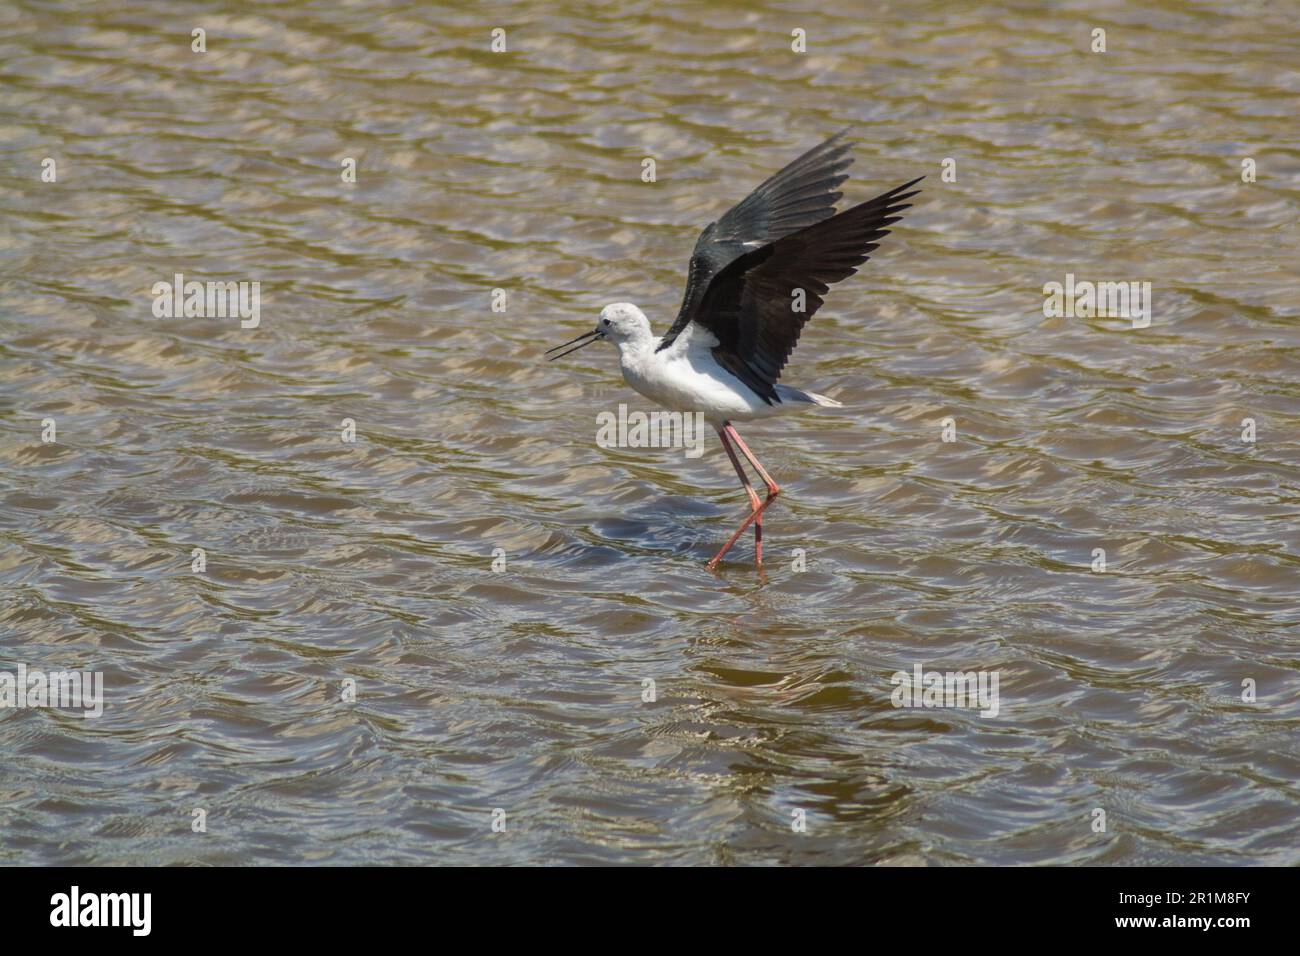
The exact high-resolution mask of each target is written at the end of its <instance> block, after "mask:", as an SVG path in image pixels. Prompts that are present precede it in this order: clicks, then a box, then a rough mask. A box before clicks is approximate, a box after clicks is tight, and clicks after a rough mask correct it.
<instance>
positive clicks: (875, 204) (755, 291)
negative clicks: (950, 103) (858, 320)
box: [678, 176, 925, 405]
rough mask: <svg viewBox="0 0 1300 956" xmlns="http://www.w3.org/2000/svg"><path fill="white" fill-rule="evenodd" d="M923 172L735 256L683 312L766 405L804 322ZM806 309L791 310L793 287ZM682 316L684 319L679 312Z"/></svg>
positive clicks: (865, 253)
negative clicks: (693, 306) (715, 341)
mask: <svg viewBox="0 0 1300 956" xmlns="http://www.w3.org/2000/svg"><path fill="white" fill-rule="evenodd" d="M924 178H925V177H924V176H921V177H919V178H917V179H914V180H912V181H911V182H910V183H904V184H903V185H902V186H899V187H897V188H895V189H891V190H890V191H889V192H887V193H884V194H883V195H880V196H877V197H876V198H875V199H872V200H871V201H870V202H865V203H863V204H862V205H860V206H854V207H853V208H852V209H848V210H845V211H844V212H842V213H840V214H839V215H838V216H833V217H831V218H830V219H825V220H822V221H820V222H816V223H813V224H812V225H811V226H806V227H805V228H803V229H800V230H798V231H797V232H792V233H790V234H788V235H786V236H783V237H782V238H780V239H777V240H776V241H775V242H772V243H769V244H767V245H765V246H763V247H761V248H759V249H755V250H753V251H751V252H746V253H744V254H743V255H741V256H739V257H738V258H736V259H734V260H733V261H732V262H731V263H730V264H729V265H727V266H726V267H725V268H723V269H722V270H721V271H720V272H718V273H717V275H715V276H713V277H712V279H711V281H710V282H709V283H708V287H707V289H706V290H705V292H704V294H703V295H702V296H701V297H700V303H699V306H698V308H696V309H694V310H693V311H692V312H690V313H689V315H688V316H687V321H691V320H693V321H695V322H698V323H700V325H702V326H704V327H705V328H707V329H708V330H709V331H710V332H712V333H713V334H714V335H715V336H717V339H718V344H717V345H716V346H715V347H714V349H713V355H714V357H715V358H716V359H717V360H718V362H719V363H720V364H721V365H722V366H723V367H724V368H726V369H728V370H729V371H730V372H731V373H732V374H733V375H735V376H736V377H737V378H739V379H740V380H741V381H742V382H744V383H745V384H746V385H748V386H749V387H750V388H752V389H753V390H754V391H755V392H756V393H757V394H758V395H760V396H761V397H762V398H763V400H764V401H766V402H767V403H768V404H769V405H772V404H775V403H777V402H780V400H781V399H780V398H778V397H777V394H776V380H777V379H778V378H779V377H780V376H781V369H782V368H784V367H785V363H786V360H787V359H788V358H789V357H790V353H791V352H793V351H794V347H795V344H796V343H797V342H798V341H799V333H800V332H801V331H803V327H804V323H806V322H807V321H808V320H809V319H810V318H812V316H813V313H815V312H816V311H817V310H818V309H819V308H821V304H822V297H823V296H824V295H826V293H827V292H828V291H829V289H830V286H831V285H832V283H835V282H839V281H840V280H841V279H845V278H847V277H849V276H851V275H853V273H854V272H856V271H857V267H858V266H860V265H862V263H864V262H866V261H867V258H868V257H869V256H870V254H871V253H872V252H874V251H875V249H876V247H877V246H878V245H879V244H880V239H881V238H882V237H884V236H886V235H888V234H889V230H888V229H887V228H885V227H886V226H889V225H890V224H892V223H895V222H898V221H899V219H901V218H902V216H899V215H897V214H898V213H900V212H902V211H903V210H904V209H907V208H908V207H910V206H911V203H908V202H905V201H904V200H907V199H911V198H912V197H913V196H915V195H916V194H917V193H918V192H920V190H919V189H917V190H913V191H911V192H908V190H909V189H911V187H913V186H915V185H916V184H917V183H919V182H920V181H921V180H922V179H924ZM800 289H801V290H803V297H804V302H803V305H804V309H803V311H802V312H800V311H796V310H795V305H796V301H797V300H796V298H795V295H794V293H795V290H800ZM678 322H679V323H681V324H683V325H684V324H685V323H682V320H681V319H680V318H679V319H678Z"/></svg>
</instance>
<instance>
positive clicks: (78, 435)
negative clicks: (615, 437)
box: [0, 0, 1300, 865]
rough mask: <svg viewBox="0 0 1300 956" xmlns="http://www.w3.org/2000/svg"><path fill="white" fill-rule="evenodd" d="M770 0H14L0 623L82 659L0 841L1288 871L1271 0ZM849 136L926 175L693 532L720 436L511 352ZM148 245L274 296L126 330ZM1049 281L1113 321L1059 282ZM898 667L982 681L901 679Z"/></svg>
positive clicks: (10, 766) (1291, 653)
mask: <svg viewBox="0 0 1300 956" xmlns="http://www.w3.org/2000/svg"><path fill="white" fill-rule="evenodd" d="M800 7H801V5H798V4H793V3H784V2H759V3H753V2H746V3H712V4H708V5H702V4H697V3H664V2H649V0H646V2H616V3H605V4H586V3H570V2H548V3H544V4H543V3H536V4H533V3H521V4H501V5H495V6H494V5H486V4H484V5H479V4H474V5H468V4H467V5H459V4H455V5H439V4H430V3H423V2H422V3H409V4H366V3H354V4H326V3H293V4H284V3H261V4H258V3H228V2H216V3H209V4H195V5H193V6H187V5H181V6H179V7H176V6H171V7H168V10H167V12H166V14H165V15H163V14H162V13H161V11H160V8H159V7H158V6H157V5H156V4H151V3H141V2H138V0H116V2H113V3H106V2H105V3H67V4H59V3H39V4H38V3H28V2H19V3H6V4H4V5H3V6H0V130H2V131H3V135H0V154H2V155H3V165H4V171H5V175H4V177H3V178H2V179H0V216H2V217H3V219H2V221H3V223H4V229H3V232H2V234H0V333H2V334H0V581H2V582H3V592H0V595H2V596H0V600H2V601H3V604H2V605H0V666H2V667H3V668H9V669H12V668H13V667H15V666H16V665H17V664H18V663H19V662H23V663H26V664H28V665H29V666H32V667H37V666H40V667H45V668H70V667H84V668H89V669H94V670H101V671H103V672H104V675H105V682H106V685H107V690H106V695H107V700H106V703H105V711H104V714H103V716H102V717H101V718H99V719H94V720H87V719H83V718H82V717H80V716H78V715H76V714H74V713H70V712H66V711H51V710H31V709H22V710H9V711H0V751H2V752H3V754H4V759H3V760H2V761H0V835H2V838H0V861H3V862H7V863H24V864H50V863H72V864H84V863H95V864H125V863H150V864H172V863H204V864H223V863H226V864H230V863H237V864H248V863H258V864H268V863H331V864H356V863H376V862H381V863H421V864H429V863H487V864H499V863H506V864H518V863H530V864H553V863H559V864H578V863H643V864H657V863H736V864H761V863H821V864H861V863H867V864H875V863H883V864H960V863H997V864H1031V863H1056V864H1060V863H1091V864H1118V865H1139V864H1151V863H1184V864H1203V863H1228V864H1261V863H1275V864H1276V863H1291V864H1294V863H1296V862H1297V859H1298V856H1297V850H1296V847H1297V845H1298V843H1300V819H1298V817H1300V815H1298V814H1297V784H1296V781H1297V773H1298V771H1300V753H1298V752H1297V751H1298V748H1297V727H1298V726H1300V674H1298V673H1297V668H1298V666H1300V656H1298V655H1297V634H1298V633H1300V600H1298V595H1297V580H1300V575H1298V572H1300V560H1298V558H1297V555H1298V553H1300V521H1297V518H1298V517H1300V508H1298V507H1297V505H1298V501H1300V439H1297V428H1298V427H1300V414H1297V408H1298V406H1297V398H1298V397H1300V387H1298V386H1297V381H1298V379H1300V374H1298V373H1300V352H1298V351H1297V349H1298V347H1300V335H1298V334H1297V319H1298V318H1300V292H1298V291H1297V284H1296V281H1295V278H1296V275H1295V273H1296V270H1295V254H1296V247H1297V242H1296V239H1297V235H1296V221H1297V216H1296V212H1297V201H1298V200H1300V194H1298V193H1297V189H1296V183H1297V176H1298V175H1300V146H1298V145H1297V142H1296V136H1295V134H1296V123H1295V117H1296V115H1297V113H1298V112H1300V73H1298V72H1297V70H1296V62H1297V61H1296V50H1297V46H1298V44H1300V32H1298V31H1297V28H1296V25H1295V17H1294V9H1293V8H1292V7H1290V6H1289V5H1287V4H1284V3H1265V2H1244V3H1243V2H1226V0H1214V2H1198V3H1181V2H1178V3H1175V2H1154V3H1142V4H1136V3H1134V4H1129V3H1114V2H1112V3H1101V4H1098V3H1086V4H1085V3H1065V4H1055V5H1051V9H1044V8H1043V7H1042V6H1040V5H1038V4H1028V3H1005V4H1002V3H988V4H971V3H938V2H928V0H917V2H908V3H886V4H872V5H863V4H858V3H851V2H848V0H826V2H823V3H819V4H817V5H816V7H817V9H816V10H815V11H813V10H808V9H801V8H800ZM195 27H202V28H204V29H205V30H206V33H207V52H206V53H204V54H197V53H194V52H192V51H191V30H192V29H193V28H195ZM498 27H499V28H502V29H504V30H505V31H506V34H505V36H506V44H507V49H506V52H503V53H494V52H492V50H491V46H490V45H491V42H492V37H491V31H492V30H493V29H494V28H498ZM1095 27H1101V28H1104V29H1105V30H1106V31H1107V52H1105V53H1104V54H1103V53H1093V52H1092V51H1091V49H1090V45H1091V43H1092V40H1091V31H1092V30H1093V29H1094V28H1095ZM795 29H802V30H804V31H806V35H807V52H806V53H803V54H796V53H794V52H792V51H791V48H790V46H791V42H792V39H791V31H792V30H795ZM847 125H852V126H853V134H854V136H855V137H856V138H857V140H858V142H859V147H858V152H857V155H858V161H857V164H856V165H855V166H854V167H853V172H854V174H855V179H854V180H853V181H852V182H851V183H850V184H849V185H848V187H847V199H849V200H856V201H862V200H865V199H868V198H870V197H871V196H873V195H875V194H876V193H877V192H881V191H883V190H885V189H888V188H890V187H892V186H895V185H897V184H899V183H901V182H904V181H906V180H908V179H911V178H913V177H915V176H918V175H921V174H927V177H928V178H927V179H926V181H925V187H926V191H925V193H924V194H923V195H922V196H921V197H920V201H919V202H918V205H917V206H916V207H915V208H914V209H913V210H911V211H909V214H908V216H907V218H906V219H905V221H904V222H903V223H902V224H901V225H900V226H899V227H898V228H897V230H896V232H895V233H894V235H891V236H890V237H889V238H888V239H887V240H886V242H885V244H884V245H883V246H882V248H881V250H880V252H879V253H878V254H877V256H876V257H875V258H874V259H873V261H872V262H871V263H870V264H868V265H867V266H866V267H865V268H864V270H863V271H862V273H861V274H860V275H859V276H857V277H855V278H853V279H851V280H849V281H847V282H845V283H844V284H842V285H841V286H838V287H837V288H836V289H835V291H834V294H833V295H832V296H831V297H830V299H829V303H828V305H827V306H826V307H825V308H824V309H823V311H822V312H821V313H819V314H818V315H817V316H816V318H815V319H814V321H813V323H812V324H811V325H810V327H809V328H808V329H807V330H806V331H805V334H804V337H803V339H802V342H801V345H800V348H799V349H798V351H797V352H796V353H795V355H794V359H793V361H792V362H791V364H790V366H789V367H788V369H787V377H786V380H787V381H789V382H792V383H795V384H798V385H801V386H803V387H806V388H811V389H815V390H816V391H819V392H824V393H827V394H829V395H832V396H834V397H836V398H838V399H839V400H840V401H842V402H843V403H844V405H845V407H844V408H843V409H841V410H835V411H829V410H827V411H819V412H817V413H815V414H808V415H806V416H803V417H801V418H798V419H786V420H780V421H772V422H765V423H758V424H755V425H753V426H751V427H748V428H742V433H743V434H744V435H745V436H746V438H747V440H748V441H749V443H750V446H751V447H752V448H753V449H754V450H755V451H756V453H757V454H758V455H759V456H760V458H762V459H763V461H764V462H765V463H766V465H767V466H768V467H769V469H770V470H771V471H772V473H773V474H774V476H775V477H776V478H777V480H778V481H780V482H781V483H782V485H783V487H784V490H785V494H784V496H783V497H782V498H781V500H780V501H779V502H778V504H777V505H776V506H775V507H774V509H773V510H772V511H771V512H770V513H769V516H768V518H767V521H766V547H767V555H768V562H767V566H766V573H765V574H764V575H762V576H760V575H758V574H757V573H756V572H755V570H754V568H753V566H752V563H751V562H750V560H749V558H750V554H751V551H750V547H751V545H750V544H749V542H748V541H746V542H744V543H742V544H741V545H739V546H738V547H737V549H736V550H735V551H734V552H733V553H732V560H730V561H728V563H727V564H725V565H724V566H723V567H722V569H721V570H720V573H719V574H716V575H715V574H710V573H709V572H707V571H706V570H705V569H704V564H705V562H706V561H707V559H708V558H709V557H710V556H711V555H712V554H713V552H714V551H715V550H716V549H717V547H718V546H719V544H720V543H721V542H722V541H723V540H725V538H726V536H727V535H728V534H729V533H730V531H731V529H732V528H733V527H734V526H735V524H736V523H738V522H739V520H740V518H741V517H742V506H743V502H744V498H743V495H742V494H741V492H740V490H739V488H738V486H737V484H736V480H735V476H734V474H733V473H732V471H731V469H730V466H729V464H728V462H727V459H726V457H725V455H724V454H723V453H722V451H721V449H720V447H719V446H718V445H717V444H716V443H714V442H711V443H710V445H709V447H708V451H707V452H706V454H705V455H704V456H703V457H701V458H698V459H690V458H687V457H686V456H685V455H683V454H682V452H681V451H680V450H671V449H669V450H665V449H633V448H618V449H605V448H601V447H598V446H597V444H596V441H595V436H596V430H597V422H596V415H597V414H598V413H599V412H601V411H612V410H616V409H617V406H618V404H619V403H620V402H626V403H627V404H628V405H629V407H630V408H631V409H634V410H635V409H642V410H648V409H649V406H648V405H647V404H646V403H645V402H644V401H643V400H641V399H640V398H639V397H638V396H636V395H635V394H634V393H632V392H631V391H630V390H628V389H627V388H626V387H625V386H623V384H622V382H621V380H620V378H619V376H618V372H617V368H616V364H615V360H614V355H613V353H612V351H610V350H608V349H607V348H605V347H602V348H592V349H588V350H586V351H583V352H580V353H578V354H577V355H575V356H573V357H572V358H569V359H566V360H565V361H564V362H563V363H557V364H554V365H552V364H547V363H545V362H543V361H541V360H540V353H541V351H542V349H544V348H545V347H547V346H549V345H552V344H556V343H558V342H560V341H562V340H564V339H567V338H571V337H572V336H574V335H576V334H577V333H578V332H580V331H583V330H584V329H585V328H588V327H590V324H591V323H592V322H593V320H594V318H595V315H596V312H597V310H598V309H599V308H600V307H601V306H602V305H603V304H605V303H607V302H610V301H617V300H631V301H634V302H636V303H638V304H639V305H640V306H641V307H642V308H643V309H644V310H645V311H646V312H647V314H648V315H649V316H650V318H651V321H652V322H653V323H654V324H655V325H656V327H657V328H659V329H660V330H662V329H663V328H665V327H666V325H667V324H668V323H669V322H671V320H672V317H673V316H674V314H675V312H676V308H677V304H678V302H679V299H680V295H681V288H682V283H683V278H684V270H685V265H686V261H687V258H688V256H689V251H690V248H691V245H692V244H693V243H694V241H695V237H696V235H697V234H698V231H699V229H700V228H701V227H702V226H703V225H704V224H705V223H707V222H708V221H710V219H712V218H715V217H716V216H718V215H719V214H721V213H722V212H723V211H724V210H725V209H726V208H727V207H728V206H729V205H730V204H731V203H732V202H734V201H736V200H738V199H739V198H741V196H743V195H744V193H745V192H747V191H748V190H749V189H750V188H751V187H752V186H754V185H756V184H757V183H758V182H759V181H760V180H762V179H763V178H764V177H766V176H767V175H768V174H770V173H771V172H773V171H774V170H775V169H776V168H778V167H779V166H780V165H782V164H784V163H785V162H787V161H788V160H789V159H791V158H793V157H794V156H795V155H797V154H798V153H799V152H801V151H802V150H804V149H806V148H807V147H808V146H810V145H812V144H813V143H815V142H817V141H819V140H821V139H822V138H824V137H825V136H827V135H829V134H830V133H832V132H834V131H835V130H838V129H840V128H842V127H844V126H847ZM46 157H50V158H53V159H55V161H56V169H57V182H54V183H46V182H42V181H41V169H42V160H43V159H44V158H46ZM647 157H650V158H653V159H654V160H655V161H656V181H655V182H654V183H647V182H644V181H642V175H641V174H642V168H643V167H642V161H643V160H644V159H645V158H647ZM346 158H352V159H355V160H356V163H357V180H356V182H355V184H349V183H345V182H343V181H342V178H341V175H340V172H341V168H342V163H343V161H344V160H345V159H346ZM947 158H952V159H954V160H955V161H956V171H957V176H956V180H955V181H952V182H947V181H944V179H943V177H942V176H941V173H942V170H943V161H944V160H945V159H947ZM1245 158H1252V159H1253V160H1254V161H1255V163H1256V168H1257V177H1258V180H1257V181H1256V182H1254V183H1246V182H1243V181H1242V176H1241V170H1242V160H1243V159H1245ZM178 272H179V273H183V274H184V275H185V276H186V277H187V278H195V279H203V280H207V279H213V280H216V279H220V280H230V281H258V282H260V283H261V321H260V325H259V326H258V327H257V328H255V329H244V328H241V327H240V323H239V322H238V321H237V320H230V319H218V318H193V317H191V318H184V317H181V318H157V317H155V316H154V314H153V311H152V301H153V300H152V297H151V295H150V289H151V287H152V286H153V284H154V283H156V282H158V281H160V280H161V281H170V280H171V277H172V276H173V275H174V274H175V273H178ZM1067 273H1072V274H1074V275H1076V276H1077V277H1078V278H1080V279H1092V280H1107V281H1125V282H1127V281H1140V282H1150V283H1151V287H1152V290H1153V292H1152V294H1153V303H1154V309H1153V314H1152V321H1151V324H1150V327H1148V328H1145V329H1135V328H1133V327H1132V323H1131V322H1129V321H1127V320H1123V319H1119V318H1068V317H1059V318H1045V317H1044V315H1043V291H1042V290H1043V285H1044V283H1047V282H1051V281H1064V279H1065V275H1066V274H1067ZM495 289H502V290H504V291H505V295H506V311H505V312H504V313H500V312H494V311H493V310H492V303H493V290H495ZM949 418H950V419H952V422H953V426H954V428H955V440H954V441H952V442H944V441H942V440H941V439H942V435H941V430H942V422H943V421H944V419H949ZM1248 418H1249V419H1252V420H1253V421H1254V422H1255V427H1256V441H1254V442H1253V443H1252V442H1245V441H1243V440H1242V433H1243V424H1242V423H1243V420H1244V419H1248ZM44 419H53V420H54V421H55V423H56V425H57V442H56V443H43V442H42V441H41V431H42V424H41V423H42V421H43V420H44ZM344 419H351V420H352V421H353V422H355V427H356V432H357V440H356V441H355V442H354V443H345V442H343V441H341V429H342V427H343V425H342V422H343V420H344ZM194 548H202V549H204V550H205V552H206V555H207V566H206V571H205V573H202V574H196V573H193V572H192V571H191V560H192V559H191V554H192V551H193V549H194ZM1099 548H1100V549H1104V550H1105V553H1106V561H1107V567H1106V571H1105V572H1104V573H1097V572H1095V571H1094V570H1093V563H1094V560H1095V559H1094V554H1095V552H1096V549H1099ZM494 553H495V554H496V555H497V559H496V560H497V565H498V567H500V564H501V561H504V565H505V566H504V570H501V571H494V570H493V562H494ZM800 555H801V556H802V561H803V562H804V564H805V566H806V570H803V571H799V570H795V566H796V562H797V561H798V560H799V556H800ZM917 664H921V665H923V666H924V667H925V668H930V669H937V670H945V671H946V670H984V671H989V672H997V673H998V675H999V677H1000V696H1001V706H1000V712H999V714H998V716H997V717H996V718H982V717H980V716H979V715H978V713H976V712H975V711H973V710H969V709H919V710H918V709H912V710H909V709H898V708H895V707H894V706H892V704H891V700H890V692H891V690H892V689H893V687H892V685H891V683H890V676H891V675H892V674H893V673H894V672H896V671H899V670H903V671H911V669H912V668H913V667H914V666H915V665H917ZM346 680H352V681H354V682H355V686H356V692H357V699H356V701H355V702H354V703H344V702H343V701H341V699H340V697H341V691H342V688H343V686H344V681H346ZM646 681H653V682H654V688H655V700H654V701H653V702H646V701H643V699H642V696H643V689H644V688H645V687H646V684H645V682H646ZM1243 681H1249V682H1253V683H1252V684H1250V685H1247V686H1254V687H1255V689H1256V699H1255V700H1254V701H1253V702H1251V701H1249V700H1243V699H1242V693H1243ZM196 808H201V809H204V810H205V811H206V813H207V826H208V832H207V833H206V834H196V833H193V832H192V830H191V820H192V818H193V817H192V814H193V811H194V810H195V809H196ZM497 808H499V809H501V810H504V811H505V814H506V830H505V832H504V833H493V832H492V811H493V810H494V809H497ZM1098 809H1102V810H1104V811H1105V813H1106V823H1107V826H1106V830H1105V832H1101V833H1099V832H1095V831H1094V828H1093V821H1094V819H1095V811H1096V810H1098ZM797 810H803V811H805V814H806V820H807V832H806V833H796V832H793V831H792V827H791V823H792V820H793V819H794V813H795V811H797Z"/></svg>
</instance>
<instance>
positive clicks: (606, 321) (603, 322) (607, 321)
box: [600, 319, 609, 328]
mask: <svg viewBox="0 0 1300 956" xmlns="http://www.w3.org/2000/svg"><path fill="white" fill-rule="evenodd" d="M600 324H601V325H603V326H605V328H609V319H601V321H600Z"/></svg>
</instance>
